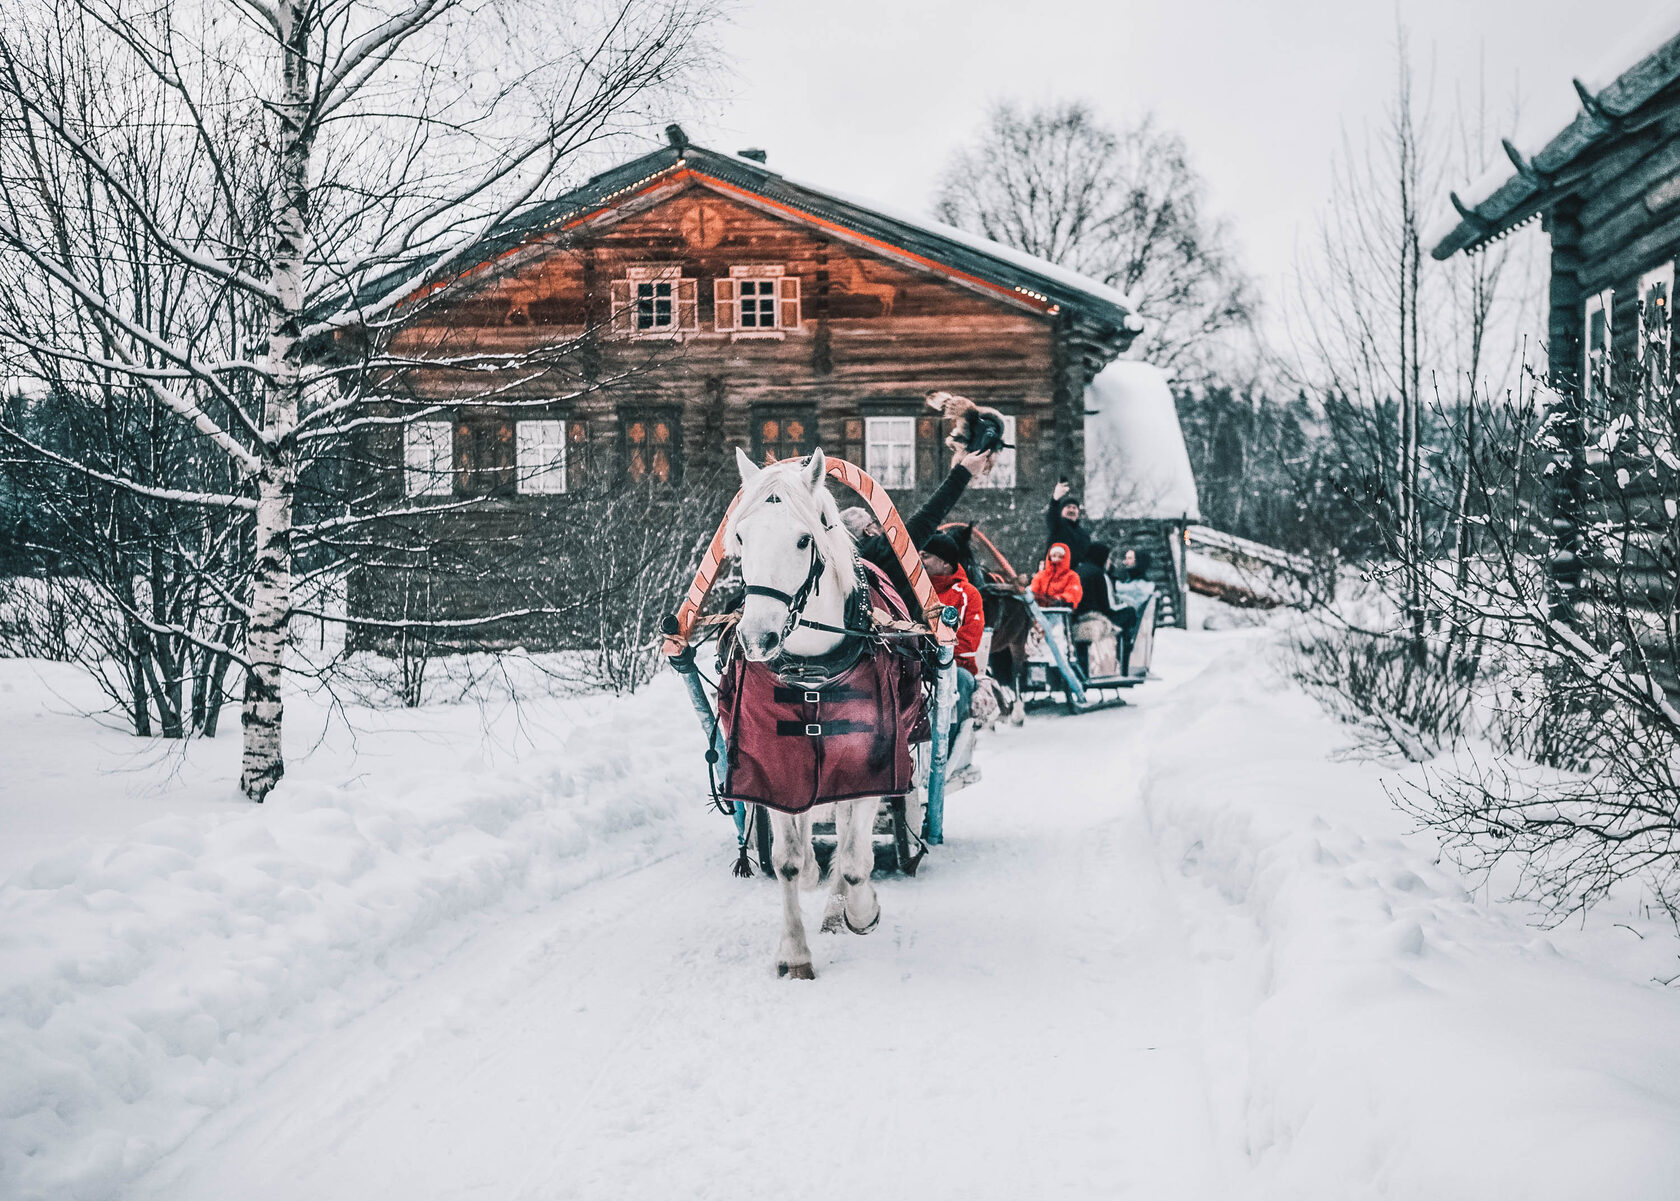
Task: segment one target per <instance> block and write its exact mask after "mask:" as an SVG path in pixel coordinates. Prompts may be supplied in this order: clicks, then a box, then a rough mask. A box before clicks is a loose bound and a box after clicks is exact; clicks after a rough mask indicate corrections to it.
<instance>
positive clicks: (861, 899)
mask: <svg viewBox="0 0 1680 1201" xmlns="http://www.w3.org/2000/svg"><path fill="white" fill-rule="evenodd" d="M880 807H881V798H880V797H864V798H862V799H861V800H856V801H842V802H840V803H839V804H838V805H836V806H835V807H834V808H835V811H836V812H835V819H834V833H835V847H834V867H835V870H836V873H837V874H838V875H839V876H840V882H841V884H842V885H843V886H844V889H845V898H846V899H845V904H844V906H843V908H842V909H841V913H842V915H843V917H844V919H845V922H846V928H847V929H848V930H850V931H851V932H852V933H853V934H868V933H869V932H870V931H871V930H873V929H874V928H875V923H876V922H878V921H880V920H881V903H880V901H878V900H877V899H876V897H875V885H874V884H872V883H871V882H870V880H869V873H870V871H872V870H873V869H874V867H875V814H876V812H877V811H878V810H879V809H880Z"/></svg>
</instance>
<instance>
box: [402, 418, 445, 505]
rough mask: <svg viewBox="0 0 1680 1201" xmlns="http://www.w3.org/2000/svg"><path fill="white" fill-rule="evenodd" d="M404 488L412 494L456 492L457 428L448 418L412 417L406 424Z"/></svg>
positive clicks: (427, 494) (442, 494) (404, 431)
mask: <svg viewBox="0 0 1680 1201" xmlns="http://www.w3.org/2000/svg"><path fill="white" fill-rule="evenodd" d="M403 490H404V491H405V492H407V493H408V495H410V496H449V495H451V494H453V493H454V491H455V447H454V429H453V427H452V426H451V425H450V423H449V422H447V421H412V422H410V423H409V424H408V425H407V426H405V427H404V428H403Z"/></svg>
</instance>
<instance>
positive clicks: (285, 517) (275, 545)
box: [239, 0, 310, 801]
mask: <svg viewBox="0 0 1680 1201" xmlns="http://www.w3.org/2000/svg"><path fill="white" fill-rule="evenodd" d="M276 15H277V17H278V24H279V29H280V43H281V48H282V57H281V71H282V75H283V78H282V94H281V101H280V104H279V105H278V106H277V111H278V115H279V119H280V145H279V153H280V172H279V186H280V189H281V197H280V204H279V206H278V213H277V218H276V221H275V241H274V252H273V260H272V265H273V274H272V276H271V279H270V286H271V287H272V288H273V291H274V301H273V306H272V313H271V316H270V327H269V338H268V353H267V356H266V364H265V365H266V368H267V375H268V383H267V389H266V396H265V401H266V403H265V405H264V412H263V432H264V434H265V435H266V441H267V446H266V448H265V451H266V453H265V454H264V460H263V465H262V467H261V468H260V469H259V470H258V472H257V516H256V562H255V565H254V572H253V576H252V587H251V619H250V629H249V632H248V633H247V635H246V647H247V653H248V657H249V660H250V663H249V666H248V667H247V669H246V672H245V698H244V707H243V711H242V712H241V714H240V722H241V724H242V726H243V727H244V732H245V741H244V753H243V756H242V762H241V770H240V777H239V784H240V788H241V789H242V790H243V791H244V793H245V795H246V796H248V797H250V798H251V799H252V800H254V801H261V800H263V798H265V797H266V796H267V795H268V794H269V792H270V791H271V790H272V789H273V788H274V786H275V785H276V784H278V783H279V782H280V778H281V776H283V775H284V774H285V770H286V761H285V756H284V752H283V750H282V747H281V742H280V735H281V726H282V718H283V716H284V711H285V706H284V701H283V699H282V697H281V692H280V689H281V676H282V672H283V670H284V667H285V654H286V642H287V631H288V629H289V627H290V623H291V617H292V493H293V489H294V487H295V485H296V476H297V457H296V447H297V423H298V412H299V407H300V401H301V398H302V392H303V372H302V343H301V341H300V339H299V337H298V330H299V327H300V326H301V324H302V315H303V295H304V278H303V272H304V254H305V251H306V248H307V244H308V238H309V218H308V213H309V208H308V206H309V150H310V140H309V133H308V131H307V129H306V122H307V121H308V118H309V70H308V63H309V48H310V47H309V41H310V29H309V24H308V21H307V18H306V16H305V10H304V6H303V5H302V4H300V3H299V2H298V0H279V3H278V4H277V5H276Z"/></svg>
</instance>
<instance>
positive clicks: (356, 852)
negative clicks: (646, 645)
mask: <svg viewBox="0 0 1680 1201" xmlns="http://www.w3.org/2000/svg"><path fill="white" fill-rule="evenodd" d="M16 668H17V664H16V661H13V662H6V661H0V672H4V673H5V675H6V682H7V683H8V684H12V683H14V681H15V680H17V679H18V678H19V676H20V674H21V673H19V672H18V671H17V670H16ZM671 683H672V681H669V680H666V681H662V685H666V686H668V685H670V684H671ZM663 693H666V694H672V695H665V696H663V697H662V696H661V695H655V696H653V697H638V698H635V699H634V700H632V701H629V702H625V703H621V704H617V705H613V706H609V707H607V708H606V709H605V711H604V712H601V713H600V714H598V715H597V716H596V717H595V718H594V719H593V720H591V719H588V718H587V717H586V718H585V719H584V720H582V721H581V723H580V724H577V725H576V726H575V728H569V729H568V728H566V726H565V725H560V728H559V729H555V728H553V726H552V725H551V726H550V728H549V729H548V730H546V731H544V732H543V735H542V737H541V738H540V740H539V741H540V742H541V744H542V748H543V749H541V750H528V752H527V753H525V754H522V755H520V756H519V758H518V761H517V762H508V761H503V762H500V763H497V764H496V765H494V767H492V766H491V765H490V764H488V763H487V762H486V759H485V755H484V750H483V744H484V743H485V742H486V741H487V740H489V738H490V735H489V732H488V731H486V730H485V729H482V728H480V714H479V712H478V710H477V709H476V707H473V706H457V707H455V709H454V710H450V709H448V708H444V709H440V710H434V711H432V712H430V713H420V714H412V715H406V716H408V717H410V718H411V719H412V721H413V722H414V723H415V728H414V729H413V730H412V731H411V732H409V733H406V734H405V733H402V732H400V731H397V732H395V733H394V734H393V735H392V736H391V737H389V738H380V737H369V738H367V740H366V744H365V745H364V746H363V747H362V748H361V749H362V751H363V753H364V758H363V759H362V761H361V762H360V763H357V764H354V765H353V766H350V767H349V770H347V771H346V773H345V774H344V776H342V777H341V778H340V779H339V780H336V781H333V780H323V779H318V778H317V779H311V778H309V776H310V775H311V771H310V766H309V765H308V764H307V763H306V764H304V765H302V766H303V770H296V771H294V776H293V777H292V778H289V779H288V780H287V781H286V782H285V783H284V784H283V785H282V786H281V787H280V788H279V789H277V790H276V791H275V792H274V793H273V795H272V796H271V797H270V798H269V801H268V803H267V804H265V805H262V806H256V805H252V804H249V803H246V802H242V801H234V800H227V801H226V802H225V803H222V804H219V805H216V804H210V803H206V802H205V801H204V800H203V798H194V799H193V800H192V802H191V803H190V804H189V805H187V806H186V807H184V808H183V809H182V811H180V812H176V813H170V812H169V810H170V809H171V805H170V803H169V801H168V798H167V793H166V792H164V793H162V794H161V795H160V794H156V793H154V794H153V795H151V796H149V797H141V798H131V799H130V803H131V805H132V807H133V810H134V811H136V812H144V811H145V810H146V809H151V810H153V811H154V812H157V811H161V812H163V813H165V814H167V815H166V816H159V817H156V818H154V819H153V820H150V821H143V822H141V823H140V824H138V825H135V826H134V827H133V828H132V829H127V830H126V832H124V833H121V834H120V835H119V836H116V837H112V838H108V839H99V838H85V837H84V838H78V839H76V840H75V841H73V842H71V843H70V845H68V846H63V847H62V848H61V849H58V850H56V851H53V852H50V853H46V854H41V855H39V857H38V858H36V860H35V861H34V862H33V863H32V864H31V865H30V866H28V867H27V868H24V869H22V870H19V871H17V872H16V874H15V875H13V876H12V877H11V879H10V880H9V881H8V882H6V883H5V884H3V885H0V1197H6V1198H8V1199H10V1198H20V1199H21V1198H44V1199H46V1198H50V1199H53V1201H57V1199H59V1198H100V1197H122V1196H127V1195H128V1188H127V1185H128V1183H129V1182H131V1181H132V1179H133V1178H134V1176H135V1175H136V1174H138V1173H139V1172H141V1171H143V1170H144V1169H146V1168H147V1167H148V1166H149V1165H150V1164H151V1163H152V1162H153V1161H154V1160H156V1159H157V1158H158V1157H159V1156H161V1155H163V1154H165V1153H167V1152H168V1151H169V1150H171V1149H172V1148H174V1147H175V1146H177V1145H178V1144H179V1143H180V1142H181V1140H182V1139H183V1138H184V1137H185V1136H186V1135H187V1134H188V1133H189V1132H190V1131H191V1130H193V1129H194V1128H195V1127H196V1126H198V1125H199V1124H200V1123H201V1122H202V1121H203V1120H204V1119H205V1117H206V1116H207V1115H208V1114H210V1113H212V1112H214V1111H215V1110H217V1109H218V1108H220V1107H221V1106H223V1105H225V1104H227V1103H228V1102H229V1101H230V1100H231V1099H233V1098H235V1097H237V1096H239V1095H241V1094H242V1093H243V1092H245V1091H246V1090H247V1089H248V1088H249V1087H250V1086H251V1084H252V1082H253V1081H255V1080H258V1079H261V1078H262V1077H263V1076H264V1075H265V1074H267V1073H268V1072H270V1071H272V1070H273V1069H274V1067H275V1065H277V1064H278V1063H281V1062H284V1060H285V1059H286V1058H288V1057H289V1056H291V1055H292V1054H295V1052H296V1051H297V1049H298V1048H299V1047H300V1046H304V1045H307V1044H308V1043H309V1042H310V1041H311V1040H313V1039H314V1038H316V1037H318V1036H319V1035H320V1034H321V1033H322V1032H323V1031H325V1030H329V1029H331V1028H333V1027H334V1026H336V1025H338V1024H339V1023H341V1022H343V1021H345V1020H348V1019H349V1018H351V1017H353V1016H355V1015H356V1014H358V1013H360V1012H363V1011H365V1010H366V1009H367V1008H369V1007H370V1006H372V1005H374V1004H375V1003H377V1002H378V1001H379V1000H380V999H381V998H382V997H384V996H387V995H389V994H391V993H392V992H394V991H396V990H397V989H399V988H401V987H402V985H403V983H404V981H405V980H407V979H409V978H411V977H412V976H413V975H415V974H416V973H419V972H422V971H424V970H426V969H427V967H428V966H430V965H431V964H432V963H434V962H435V961H436V960H437V958H438V957H439V956H440V955H443V954H446V953H447V952H448V951H449V949H450V948H451V947H453V946H454V945H456V944H458V943H460V942H461V941H462V940H464V939H466V938H469V937H471V936H472V934H473V932H474V931H475V930H476V929H477V928H478V926H477V925H476V924H475V923H477V922H481V921H483V920H485V917H486V915H490V914H494V913H496V912H497V911H500V910H510V911H512V912H520V911H525V910H529V909H530V908H532V907H534V906H539V905H543V904H547V903H550V902H552V901H553V900H554V899H555V898H557V897H560V896H562V895H563V894H565V893H567V892H568V891H570V890H572V889H574V888H576V887H578V886H579V885H580V884H582V883H584V882H585V881H588V880H592V879H595V878H597V877H600V876H602V875H604V874H609V873H612V872H616V871H622V870H624V869H625V868H626V867H629V866H633V865H635V864H637V863H640V862H644V861H645V860H646V859H647V858H648V857H649V855H650V854H651V853H652V848H655V847H658V846H660V845H661V844H663V843H665V842H667V841H668V840H672V839H674V838H675V837H676V836H677V835H676V831H675V826H674V823H673V817H674V815H675V814H676V812H677V811H678V809H679V808H687V809H691V810H695V811H698V809H699V808H700V797H699V793H700V787H701V783H702V781H703V776H700V775H697V773H696V772H695V771H694V763H695V762H698V758H699V749H698V748H699V739H698V735H697V734H694V735H693V736H692V737H690V736H689V735H690V731H689V729H688V728H687V727H679V728H677V729H674V730H672V729H663V728H661V729H660V735H659V737H658V738H657V739H656V740H650V739H649V730H650V729H651V728H658V727H656V726H654V725H652V724H651V723H650V716H649V714H650V705H651V706H653V707H654V709H653V711H656V712H658V713H659V714H661V715H666V714H669V713H670V712H671V710H672V709H673V708H674V706H673V705H671V704H670V703H669V702H670V700H672V699H674V693H675V689H674V688H670V687H665V688H664V689H663ZM574 707H575V706H574ZM306 712H307V705H306V704H304V703H303V701H302V698H298V700H297V708H296V709H294V713H296V715H297V717H298V720H299V724H303V723H304V722H305V721H306V720H307V718H306ZM361 716H362V717H363V718H366V717H368V716H369V715H367V714H362V715H361ZM386 716H387V718H388V719H389V718H395V720H396V721H398V722H400V721H401V720H402V717H403V716H405V715H386ZM523 716H524V719H525V720H526V721H531V722H537V723H555V724H558V723H560V722H561V718H560V717H559V716H558V714H557V712H556V710H555V706H553V705H544V704H535V705H532V706H530V707H529V708H528V709H527V711H526V712H525V714H524V715H523ZM71 720H79V721H83V722H84V724H86V725H88V726H89V727H90V729H89V731H88V732H89V733H94V732H96V731H93V730H92V729H91V723H87V722H85V719H71ZM511 720H517V717H515V718H513V719H511ZM688 725H689V726H692V725H693V722H692V721H690V722H689V723H688ZM386 743H389V744H390V745H389V746H387V745H385V744H386ZM195 749H206V750H210V751H225V752H236V751H237V739H236V738H225V739H222V740H220V741H219V743H218V744H212V745H210V746H208V747H205V746H204V744H200V748H195ZM298 749H301V748H294V754H295V752H296V750H298ZM60 751H61V753H66V754H68V753H71V752H72V748H71V747H68V746H61V747H60ZM386 753H390V754H391V756H392V759H391V760H390V761H386V762H384V763H380V762H379V760H380V759H381V758H382V757H384V755H385V754H386ZM16 754H17V755H18V756H24V755H26V754H27V751H26V750H24V749H23V748H18V750H17V751H16ZM12 757H13V756H12V754H11V753H7V754H6V758H7V759H10V758H12ZM324 758H325V759H326V760H327V763H326V764H325V765H323V764H321V763H319V762H317V763H316V764H314V765H313V767H314V770H315V771H316V772H319V771H320V770H321V769H322V767H323V766H325V767H326V769H327V770H329V771H330V770H331V765H332V763H333V761H334V756H333V755H331V754H327V755H325V756H324ZM8 766H10V765H9V764H8V763H7V762H5V760H4V759H0V780H8V781H16V780H17V777H16V776H15V775H11V774H9V773H8V771H7V767H8ZM66 766H68V767H70V769H71V770H74V762H73V760H72V761H71V762H70V763H69V764H67V765H66ZM370 769H372V770H371V772H370ZM151 770H152V772H153V773H154V774H155V777H156V778H157V779H158V780H159V781H160V782H162V783H164V784H165V785H167V782H168V778H169V773H170V772H171V771H172V770H176V771H179V770H183V765H182V764H181V763H179V762H174V763H171V762H169V761H163V762H161V763H157V764H155V765H154V766H153V767H152V769H151ZM227 770H228V772H229V776H230V778H231V772H232V764H231V763H229V764H228V765H227ZM61 783H62V781H61ZM80 783H81V784H82V785H83V786H84V787H93V788H99V787H105V788H110V789H113V790H115V791H118V792H120V791H122V790H123V789H124V787H125V784H126V783H127V781H124V780H123V779H121V777H115V778H111V779H109V780H107V781H105V782H104V783H103V784H102V783H101V781H100V780H99V778H98V777H92V778H84V779H82V780H81V781H80ZM7 787H8V790H10V789H11V784H10V783H9V784H8V785H7ZM230 791H231V790H230ZM224 795H225V793H224ZM34 797H35V800H36V803H37V804H38V805H39V804H51V802H52V794H51V793H50V792H47V793H45V794H43V793H41V792H37V793H35V794H34ZM7 799H8V803H9V804H10V803H11V802H13V801H16V800H20V799H21V800H28V799H29V798H28V797H27V796H26V797H23V798H19V797H17V796H16V795H15V794H14V795H13V796H11V797H8V798H7ZM105 820H107V821H112V820H114V817H113V815H111V814H109V813H107V814H105ZM117 828H119V829H121V828H122V827H120V826H119V827H117ZM722 853H723V851H722V849H721V844H720V854H722ZM469 919H470V920H469Z"/></svg>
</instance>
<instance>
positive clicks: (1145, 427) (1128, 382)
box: [1084, 359, 1201, 521]
mask: <svg viewBox="0 0 1680 1201" xmlns="http://www.w3.org/2000/svg"><path fill="white" fill-rule="evenodd" d="M1084 502H1085V509H1086V511H1087V512H1088V513H1089V514H1090V515H1091V516H1092V517H1096V518H1103V517H1108V518H1116V519H1121V520H1130V519H1136V518H1146V517H1161V518H1178V519H1186V520H1192V521H1194V520H1200V518H1201V510H1200V509H1199V508H1198V506H1197V499H1196V477H1195V475H1194V474H1193V473H1192V472H1191V470H1190V452H1189V451H1188V450H1186V449H1185V446H1184V431H1183V430H1182V429H1181V428H1180V427H1179V424H1178V408H1177V406H1176V405H1175V404H1174V403H1173V395H1172V388H1171V387H1169V386H1168V384H1167V377H1166V376H1165V375H1163V374H1162V373H1161V371H1160V369H1159V368H1156V367H1151V366H1150V365H1149V364H1148V363H1138V362H1133V361H1132V360H1129V359H1116V360H1115V361H1114V362H1112V363H1110V364H1109V365H1108V366H1107V367H1104V368H1103V369H1102V370H1101V371H1099V372H1098V373H1097V375H1096V378H1095V379H1093V380H1092V381H1091V385H1090V387H1088V388H1086V389H1085V496H1084Z"/></svg>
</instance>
